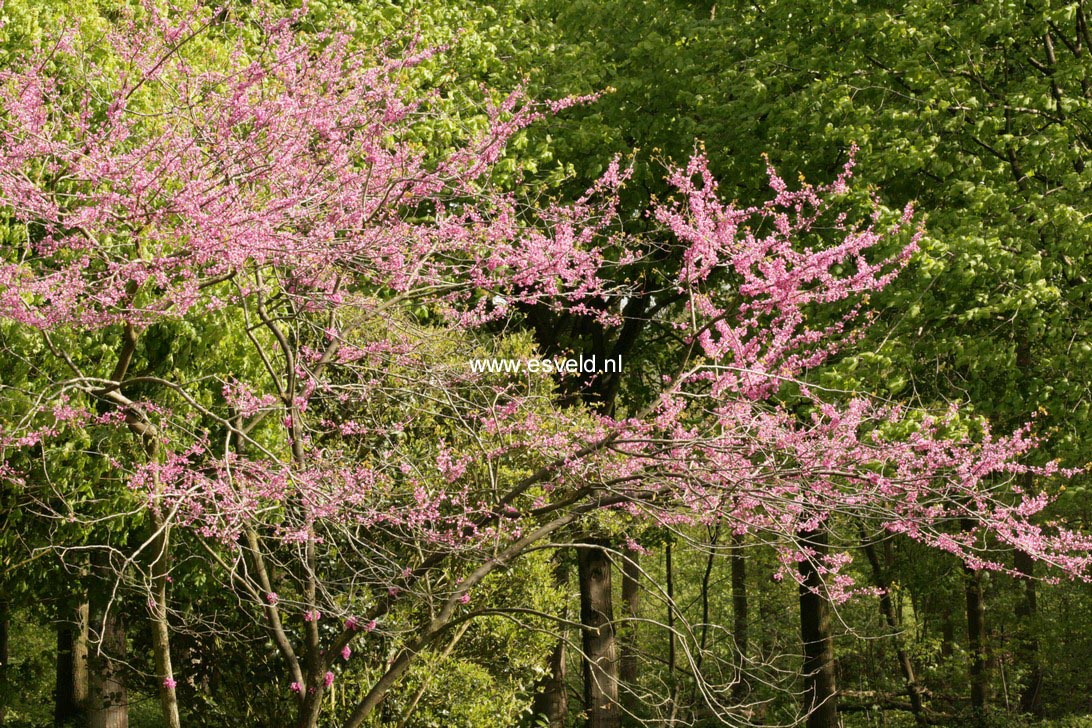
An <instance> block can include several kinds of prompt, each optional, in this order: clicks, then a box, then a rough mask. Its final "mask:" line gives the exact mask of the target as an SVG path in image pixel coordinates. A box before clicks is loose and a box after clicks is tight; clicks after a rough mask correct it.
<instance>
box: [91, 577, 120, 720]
mask: <svg viewBox="0 0 1092 728" xmlns="http://www.w3.org/2000/svg"><path fill="white" fill-rule="evenodd" d="M106 603H107V594H100V595H96V597H95V598H93V599H92V600H91V609H90V615H89V621H90V629H91V631H92V633H94V634H95V636H96V637H97V639H96V640H95V642H96V647H95V649H93V650H89V653H90V654H89V660H88V662H89V663H90V664H89V665H88V669H89V678H90V679H89V681H88V683H89V688H90V690H89V700H88V706H87V725H88V726H90V728H128V726H129V695H128V691H127V689H126V687H125V676H124V674H123V672H122V670H123V667H122V664H121V660H124V659H125V622H124V619H123V617H122V615H121V613H120V612H119V605H117V604H113V605H112V607H111V608H110V610H109V611H107V610H106Z"/></svg>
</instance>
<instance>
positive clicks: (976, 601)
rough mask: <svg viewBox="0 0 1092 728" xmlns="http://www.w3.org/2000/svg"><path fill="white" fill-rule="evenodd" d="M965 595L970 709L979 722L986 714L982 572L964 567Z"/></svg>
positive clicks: (984, 608) (984, 604)
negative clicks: (969, 660) (969, 659)
mask: <svg viewBox="0 0 1092 728" xmlns="http://www.w3.org/2000/svg"><path fill="white" fill-rule="evenodd" d="M964 571H965V575H966V586H965V591H966V595H967V647H968V650H969V651H970V657H971V666H970V667H971V669H970V677H971V708H972V709H973V710H974V711H975V713H977V715H978V720H979V721H980V722H984V721H985V713H986V688H987V678H988V675H987V673H986V602H985V598H984V595H983V589H982V572H981V571H977V570H975V569H972V568H970V567H964Z"/></svg>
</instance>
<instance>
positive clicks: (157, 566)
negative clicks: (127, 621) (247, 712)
mask: <svg viewBox="0 0 1092 728" xmlns="http://www.w3.org/2000/svg"><path fill="white" fill-rule="evenodd" d="M153 522H154V527H155V529H156V533H157V536H156V537H155V541H154V542H153V546H152V553H153V554H155V556H154V559H155V561H154V562H153V563H152V567H151V571H152V599H151V603H150V607H151V612H152V615H151V616H152V653H153V655H154V657H155V672H156V678H157V680H158V681H159V705H160V708H161V709H162V710H163V724H164V726H165V728H181V724H180V721H179V718H178V698H177V696H176V695H175V680H174V670H173V668H172V666H171V641H170V636H171V630H170V624H169V622H168V620H167V579H168V578H169V575H170V528H169V526H167V525H166V524H165V523H163V522H162V520H161V519H160V518H158V517H156V518H155V519H153Z"/></svg>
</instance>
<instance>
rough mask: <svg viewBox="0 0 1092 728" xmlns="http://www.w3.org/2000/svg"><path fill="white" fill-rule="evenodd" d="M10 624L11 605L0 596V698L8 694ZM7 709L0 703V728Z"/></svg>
mask: <svg viewBox="0 0 1092 728" xmlns="http://www.w3.org/2000/svg"><path fill="white" fill-rule="evenodd" d="M10 623H11V605H10V604H9V603H8V600H7V599H6V598H5V597H4V595H2V594H0V698H3V696H5V695H7V694H9V690H10V687H11V686H10V685H8V632H9V629H10ZM6 713H7V708H6V707H5V705H4V702H3V701H0V726H2V725H4V724H5V723H7V718H6V717H5V716H6Z"/></svg>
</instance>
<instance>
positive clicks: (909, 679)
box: [864, 541, 928, 724]
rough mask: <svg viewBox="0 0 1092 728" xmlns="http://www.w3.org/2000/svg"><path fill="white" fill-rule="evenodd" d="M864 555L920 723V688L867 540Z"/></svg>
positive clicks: (887, 587) (922, 715) (922, 711)
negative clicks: (878, 591)
mask: <svg viewBox="0 0 1092 728" xmlns="http://www.w3.org/2000/svg"><path fill="white" fill-rule="evenodd" d="M864 551H865V555H866V556H867V557H868V563H869V565H870V566H871V567H872V583H873V584H875V585H876V588H878V589H879V590H880V614H882V615H883V618H884V621H886V622H887V626H888V628H890V629H891V631H892V632H893V633H895V635H894V638H895V655H896V657H898V660H899V668H900V669H901V670H902V679H903V680H904V681H905V682H906V693H907V695H909V696H910V709H911V710H912V711H913V712H914V719H915V720H916V721H917V722H918V723H921V724H925V723H927V722H928V721H927V720H926V716H925V705H924V704H923V702H922V699H921V688H920V687H918V681H917V677H916V676H915V674H914V663H913V662H911V660H910V654H909V653H908V652H907V651H906V648H905V647H904V646H903V638H902V635H901V634H900V629H899V620H898V617H897V615H896V614H895V605H894V604H893V603H892V602H891V591H890V585H889V584H888V582H887V578H886V577H885V576H884V572H883V568H882V567H881V565H880V559H879V557H878V556H877V555H876V548H875V547H874V546H873V545H872V544H871V543H868V541H865V542H864Z"/></svg>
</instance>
